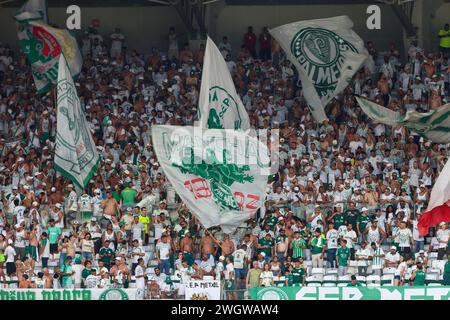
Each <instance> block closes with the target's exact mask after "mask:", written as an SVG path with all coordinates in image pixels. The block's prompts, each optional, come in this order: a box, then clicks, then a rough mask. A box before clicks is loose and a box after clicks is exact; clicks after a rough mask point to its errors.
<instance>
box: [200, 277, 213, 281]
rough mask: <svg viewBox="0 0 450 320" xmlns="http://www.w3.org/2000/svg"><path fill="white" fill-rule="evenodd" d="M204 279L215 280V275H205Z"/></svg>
mask: <svg viewBox="0 0 450 320" xmlns="http://www.w3.org/2000/svg"><path fill="white" fill-rule="evenodd" d="M203 280H206V281H213V280H214V277H213V276H203Z"/></svg>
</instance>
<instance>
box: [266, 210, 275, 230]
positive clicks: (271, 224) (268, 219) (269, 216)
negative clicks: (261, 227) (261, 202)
mask: <svg viewBox="0 0 450 320" xmlns="http://www.w3.org/2000/svg"><path fill="white" fill-rule="evenodd" d="M277 223H278V218H277V217H276V216H274V215H273V214H272V212H270V211H268V212H266V218H265V219H264V224H268V225H269V227H270V229H273V227H275V225H276V224H277Z"/></svg>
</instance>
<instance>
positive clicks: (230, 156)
mask: <svg viewBox="0 0 450 320" xmlns="http://www.w3.org/2000/svg"><path fill="white" fill-rule="evenodd" d="M152 137H153V145H154V148H155V152H156V156H157V158H158V162H159V163H160V164H161V167H162V169H163V171H164V173H165V175H166V176H167V178H168V180H169V182H170V183H171V184H172V185H173V187H174V189H175V190H176V192H177V193H178V195H179V196H180V198H181V199H182V200H183V202H184V203H185V204H186V205H187V207H188V208H189V210H191V212H192V213H193V214H194V215H195V216H196V217H197V218H198V219H199V220H200V222H201V223H202V224H203V225H204V226H205V227H206V228H209V227H212V226H220V227H221V228H222V230H223V231H224V232H225V233H231V232H233V231H234V230H235V229H236V228H237V227H238V226H239V225H240V224H242V223H243V222H245V221H246V220H248V219H250V218H252V217H253V216H254V214H255V212H256V210H258V208H260V207H261V205H262V204H263V201H264V200H265V197H266V185H267V176H268V174H269V171H270V170H269V169H270V159H269V153H268V149H267V146H266V145H264V144H263V143H262V142H260V141H259V140H257V139H256V138H254V137H251V136H249V135H246V134H245V133H243V132H241V131H235V130H225V129H209V130H203V129H202V128H201V127H200V126H196V127H191V126H189V127H178V126H166V125H160V126H153V127H152Z"/></svg>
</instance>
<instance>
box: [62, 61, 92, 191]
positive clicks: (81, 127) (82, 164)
mask: <svg viewBox="0 0 450 320" xmlns="http://www.w3.org/2000/svg"><path fill="white" fill-rule="evenodd" d="M57 98H58V99H57V118H56V119H57V125H56V151H55V167H56V169H57V170H58V171H60V172H61V173H62V174H63V175H64V176H65V177H66V178H68V179H70V180H71V181H72V182H73V183H74V184H76V185H77V186H78V187H79V188H80V189H84V187H85V186H86V185H87V183H88V182H89V180H90V179H91V178H92V176H93V175H94V173H95V172H96V171H97V167H98V163H99V160H100V158H99V155H98V153H97V149H96V147H95V144H94V140H93V139H92V134H91V131H90V130H89V127H88V125H87V123H86V118H85V115H84V112H83V110H82V109H81V105H80V99H78V95H77V90H76V88H75V85H74V83H73V79H72V76H71V75H70V71H69V68H68V66H67V63H66V59H64V56H63V55H61V56H60V58H59V69H58V85H57Z"/></svg>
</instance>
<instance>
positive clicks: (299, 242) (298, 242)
mask: <svg viewBox="0 0 450 320" xmlns="http://www.w3.org/2000/svg"><path fill="white" fill-rule="evenodd" d="M302 247H306V241H305V239H303V238H298V239H294V240H292V258H293V259H297V258H300V257H302V258H304V257H305V253H304V252H303V248H302Z"/></svg>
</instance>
